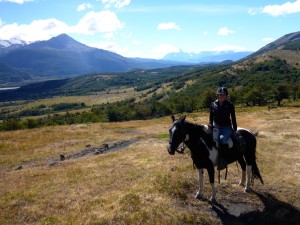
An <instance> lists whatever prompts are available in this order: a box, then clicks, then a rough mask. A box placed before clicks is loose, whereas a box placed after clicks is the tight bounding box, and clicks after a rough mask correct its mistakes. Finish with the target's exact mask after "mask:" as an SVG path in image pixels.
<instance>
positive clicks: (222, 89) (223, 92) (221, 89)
mask: <svg viewBox="0 0 300 225" xmlns="http://www.w3.org/2000/svg"><path fill="white" fill-rule="evenodd" d="M217 94H225V95H226V96H227V95H228V90H227V88H226V87H220V88H218V90H217Z"/></svg>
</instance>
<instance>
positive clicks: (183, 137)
mask: <svg viewBox="0 0 300 225" xmlns="http://www.w3.org/2000/svg"><path fill="white" fill-rule="evenodd" d="M185 118H186V117H185V116H182V117H180V118H179V119H177V120H176V119H175V117H174V116H172V120H173V124H172V126H171V128H170V130H169V132H170V141H169V145H168V152H169V154H171V155H174V154H175V152H176V151H178V150H177V149H178V147H179V145H180V144H181V143H184V144H185V145H186V146H187V147H188V148H189V149H190V152H191V157H192V160H193V163H194V165H195V166H196V168H197V169H198V172H199V190H198V192H197V193H196V196H195V198H199V199H200V198H202V197H203V193H204V176H203V173H204V169H206V170H207V172H208V176H209V181H210V185H211V189H212V192H211V197H210V201H212V202H214V201H216V189H215V184H214V183H215V166H216V161H217V158H218V150H217V149H216V148H215V147H214V144H213V138H212V135H211V134H210V133H209V132H208V126H207V125H202V124H195V123H190V122H188V121H186V120H185ZM237 133H238V135H241V136H242V137H243V139H244V141H245V148H244V151H240V150H239V149H238V148H237V147H236V143H234V146H233V149H228V152H229V154H228V155H227V157H226V160H227V163H233V162H235V161H238V162H239V164H240V166H241V168H242V178H241V180H240V183H239V184H240V185H241V186H244V187H245V189H244V190H245V192H247V191H249V190H250V185H251V181H252V179H253V178H257V179H259V180H260V181H261V183H262V184H263V179H262V177H261V175H260V172H259V169H258V167H257V164H256V156H255V153H256V138H255V135H254V134H253V133H251V132H250V131H248V130H246V129H243V128H238V130H237ZM251 174H252V178H251Z"/></svg>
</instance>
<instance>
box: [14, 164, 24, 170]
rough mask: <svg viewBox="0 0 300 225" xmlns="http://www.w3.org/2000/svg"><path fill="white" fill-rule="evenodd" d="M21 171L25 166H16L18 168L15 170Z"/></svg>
mask: <svg viewBox="0 0 300 225" xmlns="http://www.w3.org/2000/svg"><path fill="white" fill-rule="evenodd" d="M21 169H23V166H21V165H19V166H16V167H15V168H14V170H21Z"/></svg>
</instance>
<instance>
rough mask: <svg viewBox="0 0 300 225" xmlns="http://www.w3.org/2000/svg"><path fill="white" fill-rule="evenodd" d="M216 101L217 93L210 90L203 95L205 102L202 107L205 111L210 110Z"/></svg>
mask: <svg viewBox="0 0 300 225" xmlns="http://www.w3.org/2000/svg"><path fill="white" fill-rule="evenodd" d="M215 100H216V92H215V90H213V89H208V90H207V91H205V92H204V94H203V102H202V107H203V108H205V109H207V108H208V109H209V108H210V105H211V103H212V102H213V101H215Z"/></svg>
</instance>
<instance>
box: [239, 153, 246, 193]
mask: <svg viewBox="0 0 300 225" xmlns="http://www.w3.org/2000/svg"><path fill="white" fill-rule="evenodd" d="M238 162H239V164H240V166H241V168H242V177H241V180H240V183H239V185H240V186H243V187H244V186H245V182H246V162H245V160H244V159H243V158H240V159H238Z"/></svg>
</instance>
